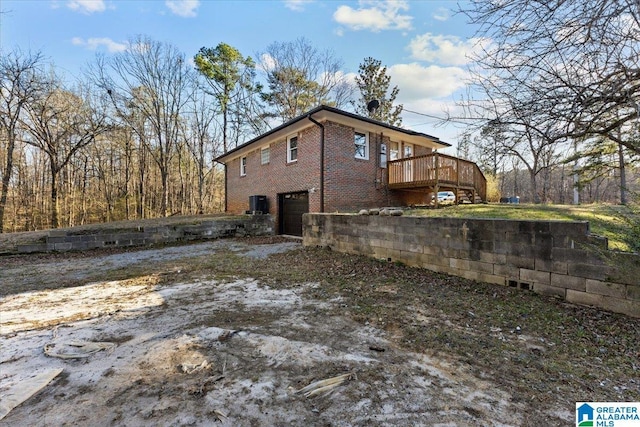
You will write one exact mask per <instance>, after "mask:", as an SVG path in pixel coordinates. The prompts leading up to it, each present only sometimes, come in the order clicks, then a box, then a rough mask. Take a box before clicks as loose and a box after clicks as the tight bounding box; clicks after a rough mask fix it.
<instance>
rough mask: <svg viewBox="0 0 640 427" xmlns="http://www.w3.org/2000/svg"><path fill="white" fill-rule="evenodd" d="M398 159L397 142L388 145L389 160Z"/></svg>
mask: <svg viewBox="0 0 640 427" xmlns="http://www.w3.org/2000/svg"><path fill="white" fill-rule="evenodd" d="M399 158H400V149H399V148H398V143H397V142H392V143H390V144H389V160H398V159H399Z"/></svg>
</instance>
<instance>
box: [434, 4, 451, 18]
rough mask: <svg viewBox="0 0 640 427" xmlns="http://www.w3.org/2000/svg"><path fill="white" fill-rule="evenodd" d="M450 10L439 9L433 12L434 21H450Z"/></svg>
mask: <svg viewBox="0 0 640 427" xmlns="http://www.w3.org/2000/svg"><path fill="white" fill-rule="evenodd" d="M449 13H450V10H449V9H447V8H446V7H439V8H438V9H437V10H436V11H435V12H433V15H432V16H433V19H435V20H436V21H447V20H448V19H449Z"/></svg>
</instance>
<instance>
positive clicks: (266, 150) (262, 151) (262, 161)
mask: <svg viewBox="0 0 640 427" xmlns="http://www.w3.org/2000/svg"><path fill="white" fill-rule="evenodd" d="M265 153H266V158H267V159H266V161H265ZM269 162H271V146H267V147H262V148H261V149H260V164H261V165H268V164H269Z"/></svg>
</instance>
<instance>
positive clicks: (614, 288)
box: [586, 279, 627, 299]
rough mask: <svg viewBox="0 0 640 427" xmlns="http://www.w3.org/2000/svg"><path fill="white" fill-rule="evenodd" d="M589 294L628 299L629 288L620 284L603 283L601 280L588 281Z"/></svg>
mask: <svg viewBox="0 0 640 427" xmlns="http://www.w3.org/2000/svg"><path fill="white" fill-rule="evenodd" d="M586 284H587V292H589V293H592V294H598V295H608V296H610V297H616V298H622V299H624V298H626V296H627V287H626V286H625V285H622V284H620V283H609V282H602V281H600V280H593V279H586Z"/></svg>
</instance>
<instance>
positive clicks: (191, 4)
mask: <svg viewBox="0 0 640 427" xmlns="http://www.w3.org/2000/svg"><path fill="white" fill-rule="evenodd" d="M164 4H165V5H166V6H167V7H168V8H169V10H171V12H172V13H174V14H175V15H178V16H182V17H183V18H193V17H194V16H196V9H197V8H198V7H200V0H166V1H165V2H164Z"/></svg>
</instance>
